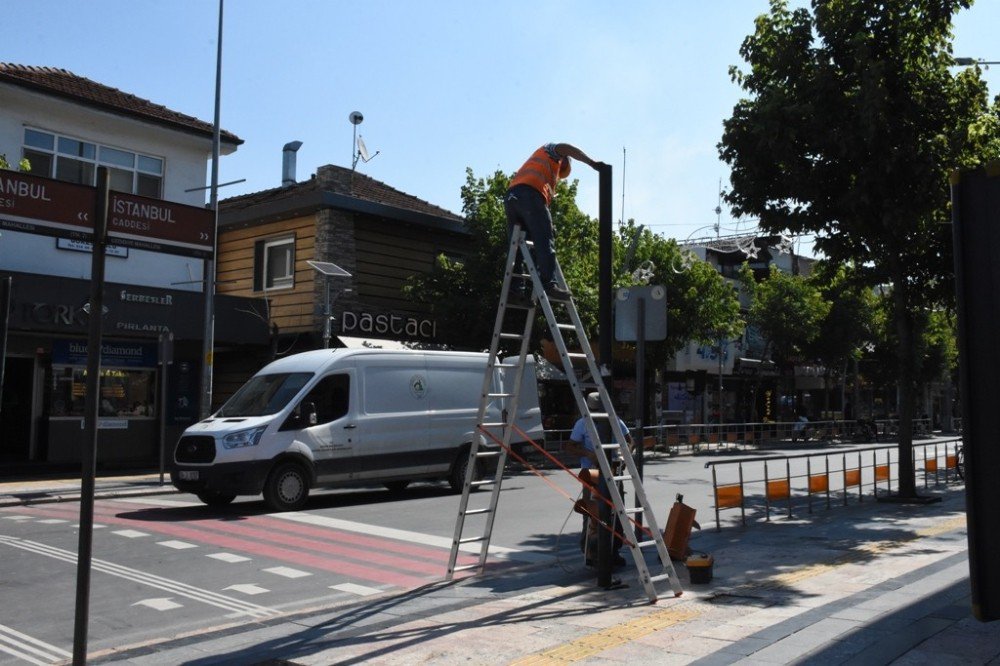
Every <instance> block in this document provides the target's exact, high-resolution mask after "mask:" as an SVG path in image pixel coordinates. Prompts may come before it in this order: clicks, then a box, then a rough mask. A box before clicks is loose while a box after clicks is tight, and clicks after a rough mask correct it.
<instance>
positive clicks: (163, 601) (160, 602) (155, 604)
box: [132, 597, 183, 611]
mask: <svg viewBox="0 0 1000 666" xmlns="http://www.w3.org/2000/svg"><path fill="white" fill-rule="evenodd" d="M132 605H133V606H146V607H147V608H152V609H153V610H158V611H167V610H173V609H174V608H183V606H182V605H181V604H179V603H177V602H176V601H171V600H170V597H160V598H158V599H143V600H142V601H137V602H136V603H134V604H132Z"/></svg>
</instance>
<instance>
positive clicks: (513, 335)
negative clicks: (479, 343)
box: [500, 333, 524, 340]
mask: <svg viewBox="0 0 1000 666" xmlns="http://www.w3.org/2000/svg"><path fill="white" fill-rule="evenodd" d="M523 337H524V336H523V335H521V334H520V333H501V334H500V339H501V340H520V339H521V338H523Z"/></svg>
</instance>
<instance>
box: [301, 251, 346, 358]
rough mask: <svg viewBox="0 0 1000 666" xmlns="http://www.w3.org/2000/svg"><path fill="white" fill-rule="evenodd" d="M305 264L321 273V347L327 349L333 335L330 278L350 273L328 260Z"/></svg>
mask: <svg viewBox="0 0 1000 666" xmlns="http://www.w3.org/2000/svg"><path fill="white" fill-rule="evenodd" d="M306 263H307V264H309V265H310V266H312V267H313V270H315V271H317V272H318V273H322V274H323V283H324V296H323V349H329V347H330V338H331V337H333V336H332V334H331V330H330V328H331V326H330V324H331V320H332V319H333V302H332V301H331V300H330V278H332V277H351V274H350V273H348V272H347V271H345V270H344V269H343V268H341V267H340V266H338V265H337V264H334V263H332V262H329V261H312V260H307V261H306ZM343 291H350V289H344V290H343Z"/></svg>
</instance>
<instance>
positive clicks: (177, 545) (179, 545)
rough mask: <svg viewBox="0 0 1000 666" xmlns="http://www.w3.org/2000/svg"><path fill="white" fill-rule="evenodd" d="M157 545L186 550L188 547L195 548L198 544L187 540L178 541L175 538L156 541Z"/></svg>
mask: <svg viewBox="0 0 1000 666" xmlns="http://www.w3.org/2000/svg"><path fill="white" fill-rule="evenodd" d="M156 545H157V546H166V547H167V548H173V549H174V550H187V549H188V548H197V547H198V546H197V545H196V544H193V543H188V542H187V541H178V540H176V539H171V540H170V541H157V542H156Z"/></svg>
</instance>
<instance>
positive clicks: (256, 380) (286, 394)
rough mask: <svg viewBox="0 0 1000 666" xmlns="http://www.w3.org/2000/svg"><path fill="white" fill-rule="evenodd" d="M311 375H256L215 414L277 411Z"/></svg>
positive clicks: (247, 414) (262, 414) (258, 413)
mask: <svg viewBox="0 0 1000 666" xmlns="http://www.w3.org/2000/svg"><path fill="white" fill-rule="evenodd" d="M312 376H313V373H311V372H288V373H283V374H274V375H257V376H256V377H253V378H251V379H250V381H248V382H247V383H246V384H244V385H243V386H242V387H241V388H240V390H239V391H237V392H236V393H235V394H234V395H233V397H232V398H230V399H229V400H227V401H226V404H224V405H223V406H222V409H220V410H219V411H218V413H217V414H216V416H220V417H221V416H266V415H268V414H275V413H277V412H280V411H281V410H282V409H284V407H285V405H287V404H288V402H289V401H290V400H291V399H292V398H294V397H295V396H296V395H298V392H299V391H301V390H302V387H303V386H305V385H306V383H307V382H308V381H309V380H310V379H312Z"/></svg>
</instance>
